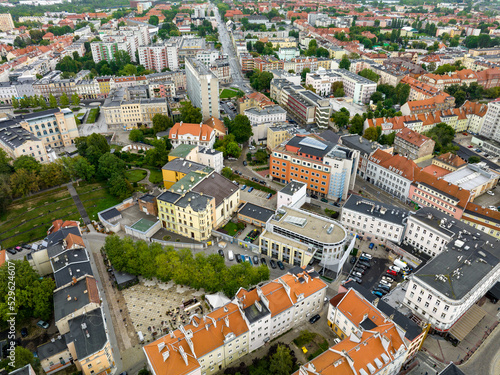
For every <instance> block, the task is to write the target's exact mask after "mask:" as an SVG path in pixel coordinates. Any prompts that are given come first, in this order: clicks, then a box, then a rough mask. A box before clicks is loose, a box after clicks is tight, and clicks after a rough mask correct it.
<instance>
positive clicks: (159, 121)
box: [153, 113, 173, 134]
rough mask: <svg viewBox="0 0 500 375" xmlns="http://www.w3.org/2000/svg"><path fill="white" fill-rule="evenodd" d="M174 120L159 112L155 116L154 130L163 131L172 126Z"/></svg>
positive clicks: (155, 131) (156, 131)
mask: <svg viewBox="0 0 500 375" xmlns="http://www.w3.org/2000/svg"><path fill="white" fill-rule="evenodd" d="M172 125H173V122H172V120H171V119H170V117H168V116H165V115H162V114H160V113H157V114H156V115H154V116H153V130H154V133H155V134H156V133H158V132H163V131H165V130H167V129H168V128H170V127H172Z"/></svg>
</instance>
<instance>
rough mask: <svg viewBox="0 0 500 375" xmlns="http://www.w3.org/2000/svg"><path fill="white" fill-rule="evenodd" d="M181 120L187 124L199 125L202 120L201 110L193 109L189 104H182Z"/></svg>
mask: <svg viewBox="0 0 500 375" xmlns="http://www.w3.org/2000/svg"><path fill="white" fill-rule="evenodd" d="M181 119H182V121H183V122H185V123H187V124H199V123H200V122H201V121H202V120H203V116H202V114H201V109H200V108H196V107H193V104H192V103H191V102H184V103H182V107H181Z"/></svg>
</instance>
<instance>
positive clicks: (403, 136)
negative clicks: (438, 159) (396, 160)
mask: <svg viewBox="0 0 500 375" xmlns="http://www.w3.org/2000/svg"><path fill="white" fill-rule="evenodd" d="M435 145H436V142H434V141H433V140H432V139H431V138H429V137H426V136H425V135H422V134H420V133H417V132H416V131H413V130H411V129H408V128H403V129H402V130H401V131H400V132H397V133H396V137H395V138H394V152H397V153H398V154H400V155H403V156H405V157H407V158H408V159H410V160H413V161H415V162H416V163H418V162H419V161H423V160H426V159H429V158H431V157H432V153H433V152H434V146H435Z"/></svg>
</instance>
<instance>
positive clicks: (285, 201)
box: [276, 180, 307, 208]
mask: <svg viewBox="0 0 500 375" xmlns="http://www.w3.org/2000/svg"><path fill="white" fill-rule="evenodd" d="M306 190H307V185H306V184H304V183H302V182H299V181H293V180H292V181H291V182H290V183H288V184H286V185H285V187H284V188H283V189H281V190H280V191H278V197H277V198H278V199H277V203H276V207H278V208H280V207H281V206H287V207H297V208H300V207H302V205H303V204H304V203H306V197H307V193H306Z"/></svg>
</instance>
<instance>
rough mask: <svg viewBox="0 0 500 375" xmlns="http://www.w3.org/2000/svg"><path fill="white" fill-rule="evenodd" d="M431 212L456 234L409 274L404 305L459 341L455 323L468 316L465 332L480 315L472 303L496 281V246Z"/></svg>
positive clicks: (499, 267)
mask: <svg viewBox="0 0 500 375" xmlns="http://www.w3.org/2000/svg"><path fill="white" fill-rule="evenodd" d="M434 214H435V215H436V216H438V215H442V216H441V217H442V220H441V221H440V222H439V224H440V225H443V224H444V225H445V226H446V228H447V229H453V230H454V231H456V232H458V233H456V235H455V236H454V237H453V239H452V240H451V241H450V242H449V243H448V244H446V246H445V248H444V251H442V252H441V253H439V254H438V255H436V256H435V257H434V258H433V259H432V260H431V261H430V262H428V263H427V264H425V265H424V266H423V267H421V268H420V269H418V270H417V271H416V272H415V273H414V274H413V275H411V276H410V281H409V283H408V286H407V288H406V293H405V297H404V301H403V304H404V305H405V306H407V307H408V308H410V309H411V310H412V312H413V314H414V315H415V316H416V317H418V318H419V319H421V320H422V321H426V322H428V323H429V324H430V325H431V327H432V329H434V330H435V331H437V332H441V333H448V334H450V335H451V336H454V337H455V338H456V339H458V340H459V341H460V340H461V339H462V338H463V335H464V332H463V329H462V330H460V331H461V332H457V331H456V330H455V329H454V328H455V327H454V325H455V323H457V321H458V320H459V319H461V318H462V317H463V318H464V319H468V320H469V324H468V327H469V328H467V332H465V334H467V333H468V332H469V331H470V330H471V329H472V327H474V326H475V325H476V324H477V323H478V322H479V320H480V319H481V317H482V315H481V314H480V313H479V314H478V309H479V311H480V308H479V307H478V306H476V305H475V303H476V302H477V301H478V300H479V299H480V298H481V297H483V296H484V295H485V294H486V292H487V291H488V290H489V289H490V288H491V287H492V286H493V285H494V284H495V283H496V282H497V281H498V278H499V276H500V264H499V260H498V254H497V253H498V249H497V248H496V247H495V239H494V238H493V237H490V236H488V235H487V234H485V233H481V232H477V233H476V232H475V231H474V229H473V228H472V227H470V226H469V225H466V224H464V223H462V222H460V221H458V220H456V222H454V223H453V222H450V220H449V219H448V218H446V217H445V216H446V215H443V214H441V213H439V212H436V211H434ZM450 224H451V225H450ZM454 227H458V228H454ZM457 229H458V231H457ZM478 315H479V316H478Z"/></svg>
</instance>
